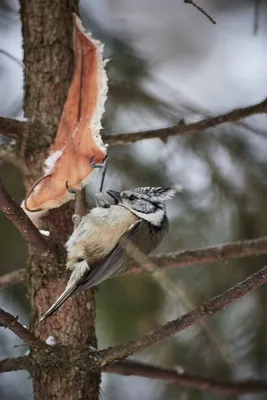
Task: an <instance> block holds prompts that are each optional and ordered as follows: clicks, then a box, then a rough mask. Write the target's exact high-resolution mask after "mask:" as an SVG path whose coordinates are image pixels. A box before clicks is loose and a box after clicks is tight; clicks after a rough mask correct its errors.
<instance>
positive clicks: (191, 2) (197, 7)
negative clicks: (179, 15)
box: [184, 0, 216, 24]
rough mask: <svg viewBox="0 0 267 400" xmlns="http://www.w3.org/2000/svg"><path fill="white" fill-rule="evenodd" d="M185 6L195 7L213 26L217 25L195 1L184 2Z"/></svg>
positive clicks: (186, 0) (187, 0) (185, 0)
mask: <svg viewBox="0 0 267 400" xmlns="http://www.w3.org/2000/svg"><path fill="white" fill-rule="evenodd" d="M184 3H185V4H192V6H193V7H195V8H196V9H197V10H198V11H200V12H201V14H203V15H205V17H207V18H208V19H209V20H210V21H211V22H212V23H213V24H216V21H214V19H213V18H212V17H211V16H210V15H209V14H208V13H207V12H206V11H205V10H203V8H201V7H200V6H198V5H197V4H196V3H195V2H194V1H193V0H184Z"/></svg>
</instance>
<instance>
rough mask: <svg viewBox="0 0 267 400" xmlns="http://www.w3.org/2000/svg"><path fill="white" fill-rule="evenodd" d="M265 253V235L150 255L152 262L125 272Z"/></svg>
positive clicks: (266, 247) (266, 238)
mask: <svg viewBox="0 0 267 400" xmlns="http://www.w3.org/2000/svg"><path fill="white" fill-rule="evenodd" d="M261 254H267V237H266V236H265V237H262V238H259V239H253V240H243V241H235V242H230V243H225V244H219V245H216V246H211V247H205V248H203V249H201V248H199V249H193V250H182V251H179V252H175V253H165V254H159V255H155V256H152V257H150V259H151V261H152V263H151V264H148V265H144V266H143V267H141V266H134V267H132V268H129V269H128V270H127V271H126V272H125V274H127V275H129V274H140V273H142V272H151V273H153V272H155V268H154V265H156V266H157V267H159V268H164V269H166V268H180V267H188V266H193V265H199V264H210V263H213V262H218V261H228V260H231V259H235V258H242V257H249V256H259V255H261Z"/></svg>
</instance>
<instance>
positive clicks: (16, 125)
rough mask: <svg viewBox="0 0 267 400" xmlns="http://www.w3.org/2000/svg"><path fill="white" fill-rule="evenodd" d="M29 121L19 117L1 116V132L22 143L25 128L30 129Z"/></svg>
mask: <svg viewBox="0 0 267 400" xmlns="http://www.w3.org/2000/svg"><path fill="white" fill-rule="evenodd" d="M29 128H30V127H29V126H28V123H27V122H24V121H19V120H17V119H11V118H5V117H0V134H1V135H5V136H7V137H8V138H10V139H14V140H16V141H17V142H19V143H21V142H22V139H23V134H24V131H25V129H29Z"/></svg>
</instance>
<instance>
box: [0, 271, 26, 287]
mask: <svg viewBox="0 0 267 400" xmlns="http://www.w3.org/2000/svg"><path fill="white" fill-rule="evenodd" d="M24 279H25V268H21V269H18V270H17V271H13V272H10V273H9V274H5V275H2V276H0V289H4V288H6V287H8V286H12V285H17V284H18V283H21V282H24Z"/></svg>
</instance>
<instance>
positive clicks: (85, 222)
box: [66, 206, 139, 265]
mask: <svg viewBox="0 0 267 400" xmlns="http://www.w3.org/2000/svg"><path fill="white" fill-rule="evenodd" d="M138 219H139V218H138V217H137V216H136V215H134V214H133V213H131V212H130V211H129V210H127V209H126V208H125V207H121V206H110V208H100V207H95V208H93V209H92V210H91V211H90V213H88V214H87V215H86V216H85V217H84V218H83V219H82V221H81V223H80V224H79V225H78V227H77V228H76V229H75V231H74V232H73V234H72V235H71V237H70V238H69V240H68V242H67V243H66V248H67V251H68V265H72V264H73V263H74V262H75V261H76V259H77V258H78V257H85V258H86V260H88V263H89V264H92V263H95V262H97V261H98V260H100V259H102V258H104V257H105V256H106V255H107V254H109V252H110V251H111V250H112V249H113V248H114V247H115V246H116V245H117V243H118V241H119V239H120V238H121V237H122V235H123V234H124V233H125V232H127V230H128V229H129V227H130V226H131V225H132V224H134V223H135V222H136V221H137V220H138Z"/></svg>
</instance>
